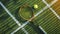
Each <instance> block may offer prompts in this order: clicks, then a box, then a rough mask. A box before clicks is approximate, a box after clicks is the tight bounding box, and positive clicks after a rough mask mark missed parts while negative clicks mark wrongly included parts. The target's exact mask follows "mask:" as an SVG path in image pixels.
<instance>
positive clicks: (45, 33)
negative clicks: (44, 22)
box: [39, 26, 47, 34]
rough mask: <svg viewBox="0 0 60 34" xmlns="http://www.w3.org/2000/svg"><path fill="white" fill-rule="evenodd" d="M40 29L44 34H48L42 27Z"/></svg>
mask: <svg viewBox="0 0 60 34" xmlns="http://www.w3.org/2000/svg"><path fill="white" fill-rule="evenodd" d="M39 28H40V29H41V30H42V31H43V32H44V34H47V32H46V31H45V30H44V29H43V28H42V27H41V26H39Z"/></svg>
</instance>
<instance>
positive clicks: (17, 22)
mask: <svg viewBox="0 0 60 34" xmlns="http://www.w3.org/2000/svg"><path fill="white" fill-rule="evenodd" d="M0 5H1V6H2V7H3V9H4V10H5V11H6V12H7V13H8V14H9V15H10V17H11V18H12V19H13V20H14V21H15V22H16V24H17V25H18V26H21V24H20V23H19V21H18V20H17V19H16V18H15V17H14V16H13V15H12V14H11V13H10V11H9V10H8V9H7V8H6V7H5V6H4V5H3V3H2V2H0ZM22 30H23V31H24V32H25V33H26V34H28V32H27V31H26V30H25V29H24V28H22ZM11 34H14V33H11Z"/></svg>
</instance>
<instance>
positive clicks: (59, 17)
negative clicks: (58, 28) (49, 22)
mask: <svg viewBox="0 0 60 34" xmlns="http://www.w3.org/2000/svg"><path fill="white" fill-rule="evenodd" d="M56 1H57V0H56ZM43 2H44V3H45V4H46V5H47V7H49V9H50V10H51V11H52V12H53V13H54V14H55V16H56V17H57V18H58V19H59V20H60V16H59V15H58V14H57V13H56V12H55V11H54V10H53V9H52V8H51V7H50V5H49V4H48V3H47V2H46V1H45V0H43Z"/></svg>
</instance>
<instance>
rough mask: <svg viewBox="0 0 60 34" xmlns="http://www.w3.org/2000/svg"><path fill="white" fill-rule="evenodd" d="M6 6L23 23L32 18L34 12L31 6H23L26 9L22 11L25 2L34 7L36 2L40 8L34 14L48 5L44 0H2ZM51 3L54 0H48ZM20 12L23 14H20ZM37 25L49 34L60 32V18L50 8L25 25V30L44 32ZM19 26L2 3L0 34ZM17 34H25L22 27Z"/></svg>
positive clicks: (7, 32) (30, 33)
mask: <svg viewBox="0 0 60 34" xmlns="http://www.w3.org/2000/svg"><path fill="white" fill-rule="evenodd" d="M0 1H1V2H2V3H3V4H4V5H5V7H6V8H7V9H8V10H9V11H10V12H11V14H12V15H13V16H14V17H15V18H16V19H17V20H18V21H19V22H20V23H21V24H24V23H25V22H26V21H27V20H25V19H24V18H26V19H30V18H31V17H29V16H31V15H32V14H31V13H30V12H31V10H29V8H25V9H24V8H23V9H24V11H21V12H19V11H20V8H21V7H22V6H23V5H24V6H25V4H28V5H29V6H30V7H33V5H34V4H37V5H38V6H39V8H38V9H34V10H33V11H34V15H35V14H37V13H38V12H39V11H40V10H42V9H43V8H44V7H45V6H46V5H45V3H43V2H42V0H9V1H8V0H0ZM46 1H47V2H48V3H50V2H51V1H52V0H50V1H48V0H46ZM20 14H22V15H21V16H22V17H21V16H20ZM37 26H41V27H42V28H43V29H44V30H45V31H46V32H47V34H60V20H59V19H58V18H57V17H56V16H55V14H53V12H52V11H51V10H50V9H49V8H48V9H46V10H44V12H42V13H41V14H39V15H38V16H37V17H35V18H34V19H33V20H32V21H31V22H30V23H28V24H27V25H26V26H24V28H25V30H26V31H27V32H28V33H29V34H42V33H41V32H40V30H38V29H39V28H37ZM18 27H19V26H18V25H17V24H16V22H15V21H14V20H13V19H12V18H11V17H10V16H9V14H7V13H6V11H5V10H4V9H3V8H2V7H1V5H0V34H11V33H12V32H13V31H14V30H16V29H17V28H18ZM15 34H25V33H24V31H22V30H21V29H20V30H18V31H17V32H16V33H15Z"/></svg>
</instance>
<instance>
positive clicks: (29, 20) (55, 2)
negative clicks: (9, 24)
mask: <svg viewBox="0 0 60 34" xmlns="http://www.w3.org/2000/svg"><path fill="white" fill-rule="evenodd" d="M56 2H57V1H56V0H54V1H52V2H51V4H50V6H52V5H53V4H54V3H56ZM47 8H49V7H47V6H45V7H44V8H43V9H42V10H41V11H39V12H38V13H37V14H36V15H34V17H32V18H31V19H29V20H28V21H27V22H25V23H24V24H23V25H21V26H20V27H19V28H17V29H16V30H15V31H13V32H14V33H15V32H17V31H18V30H20V29H21V28H23V27H24V26H25V25H27V24H28V23H29V21H31V20H32V19H34V18H35V17H37V16H38V15H39V14H41V13H42V12H43V11H44V10H46V9H47ZM40 28H42V27H41V26H40ZM43 31H44V30H43Z"/></svg>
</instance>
